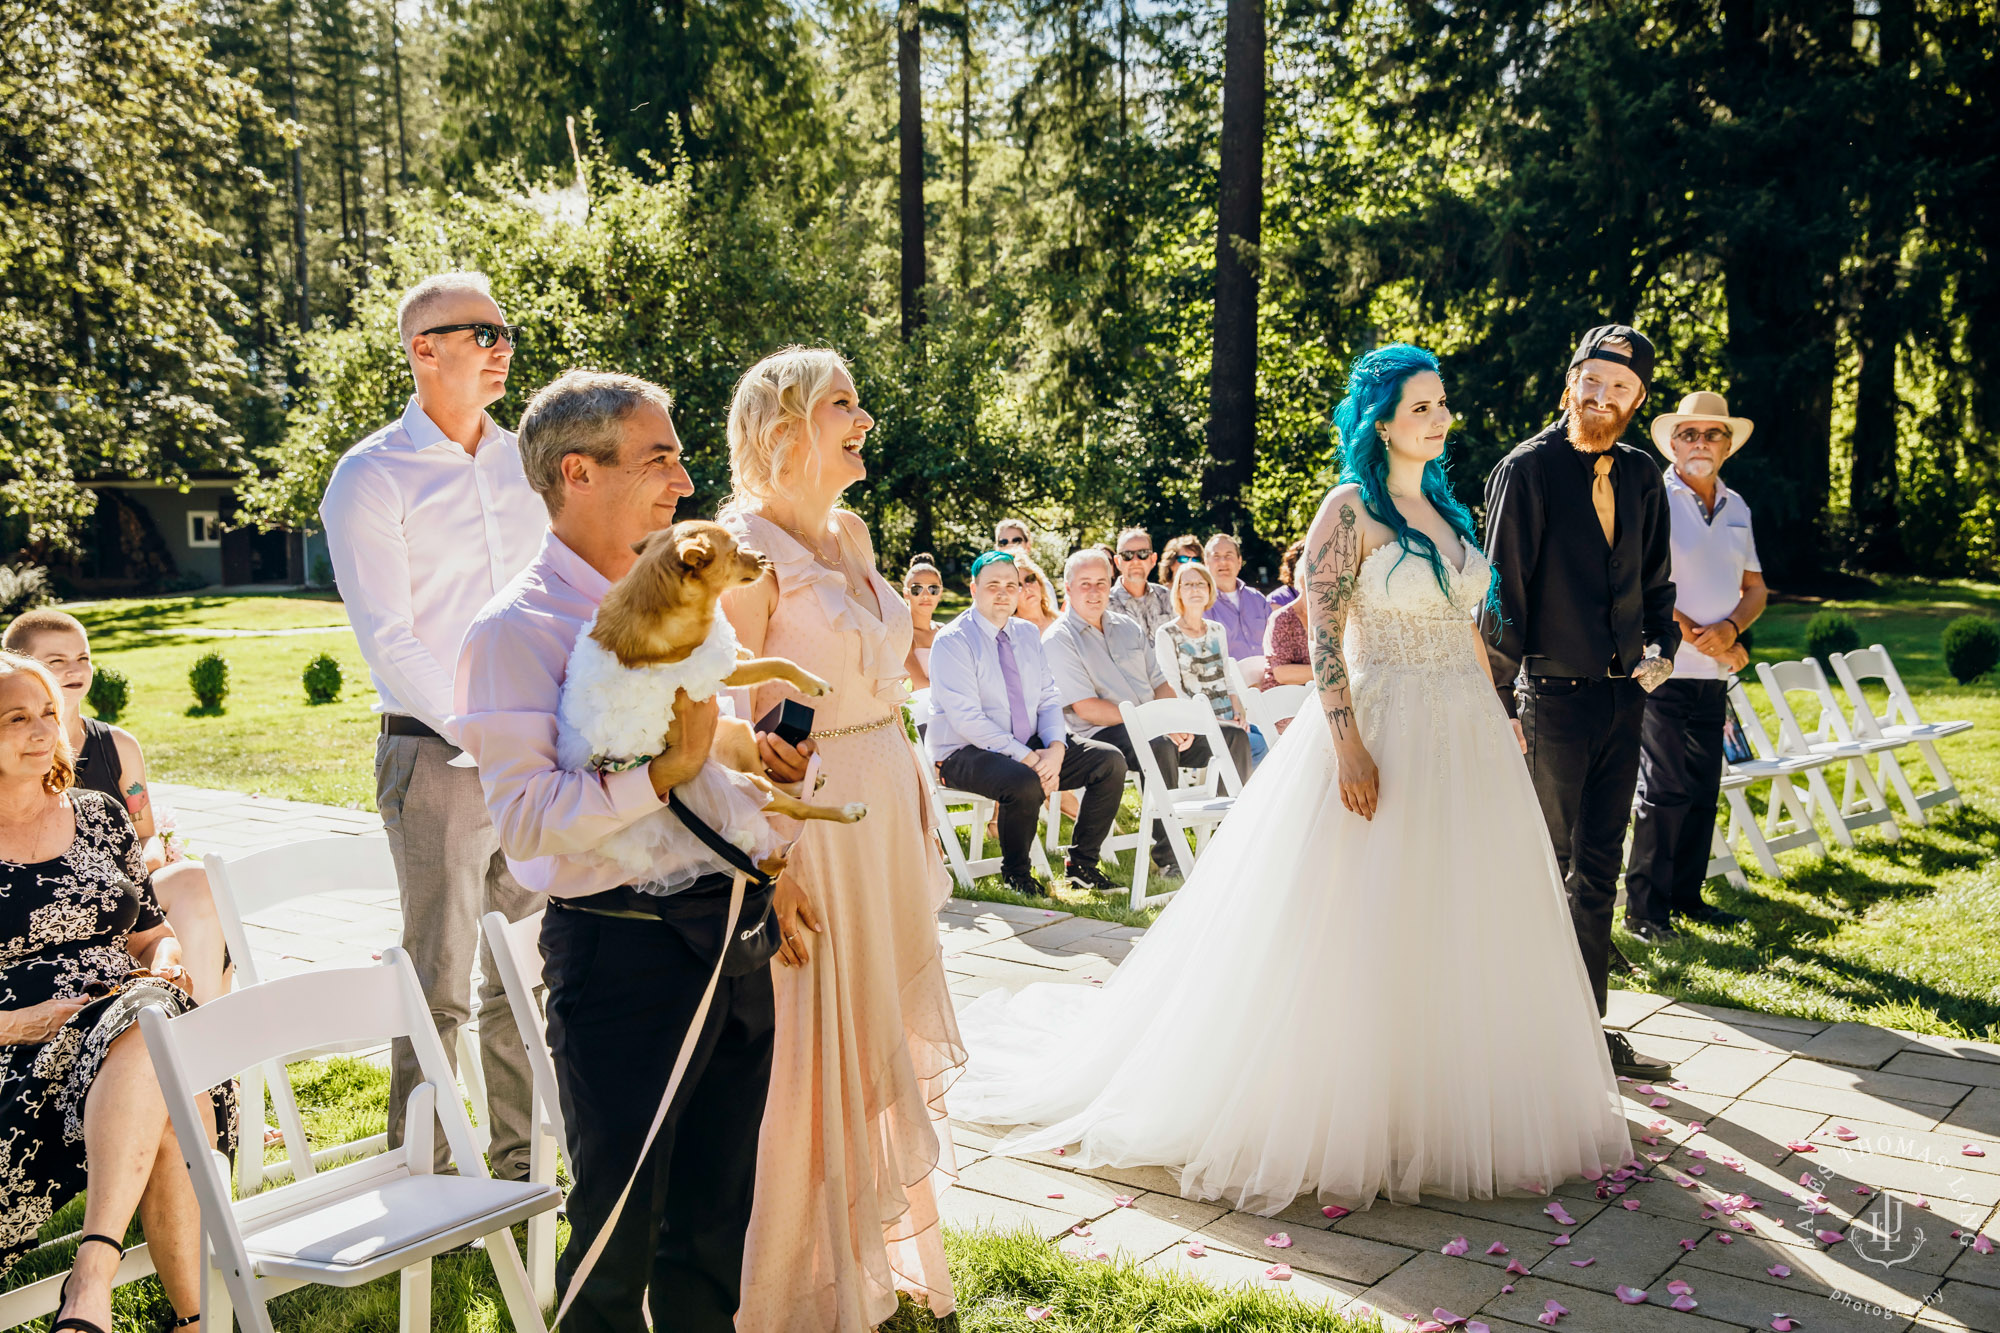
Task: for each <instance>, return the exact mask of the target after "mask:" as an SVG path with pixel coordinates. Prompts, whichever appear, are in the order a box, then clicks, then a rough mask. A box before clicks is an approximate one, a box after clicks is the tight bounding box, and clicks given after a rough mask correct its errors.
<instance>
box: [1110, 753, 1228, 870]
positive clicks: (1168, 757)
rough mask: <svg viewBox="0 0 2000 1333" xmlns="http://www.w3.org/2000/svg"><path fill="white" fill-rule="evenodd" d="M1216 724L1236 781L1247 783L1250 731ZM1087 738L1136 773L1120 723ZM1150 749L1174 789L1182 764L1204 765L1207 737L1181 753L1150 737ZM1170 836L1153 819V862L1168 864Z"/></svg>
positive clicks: (1135, 760)
mask: <svg viewBox="0 0 2000 1333" xmlns="http://www.w3.org/2000/svg"><path fill="white" fill-rule="evenodd" d="M1217 725H1218V726H1220V727H1221V728H1222V739H1223V741H1224V742H1225V743H1226V744H1227V745H1228V746H1229V757H1230V758H1231V759H1233V760H1235V761H1236V776H1237V778H1238V779H1239V780H1241V781H1246V782H1247V781H1249V778H1250V732H1249V731H1248V729H1246V728H1244V727H1240V726H1238V725H1237V724H1236V723H1234V722H1220V723H1218V724H1217ZM1090 739H1092V740H1094V741H1102V742H1103V743H1104V744H1106V745H1115V746H1117V747H1118V753H1119V754H1122V755H1124V756H1125V767H1126V768H1127V769H1128V770H1132V771H1137V770H1138V768H1139V752H1138V750H1136V749H1135V748H1133V745H1132V737H1131V734H1130V733H1129V732H1127V731H1126V730H1125V724H1124V723H1123V722H1120V723H1119V724H1118V725H1117V726H1115V727H1106V728H1104V729H1103V730H1102V731H1100V732H1098V733H1097V734H1096V735H1095V736H1092V737H1091V738H1090ZM1152 749H1153V761H1154V762H1155V763H1157V764H1158V765H1159V766H1160V776H1161V777H1162V778H1164V779H1165V780H1166V784H1167V785H1168V786H1169V787H1178V786H1180V785H1181V767H1182V766H1183V765H1185V766H1187V767H1188V768H1200V767H1202V766H1203V765H1204V764H1206V763H1208V758H1209V756H1208V738H1207V737H1206V736H1196V737H1195V738H1194V740H1192V741H1191V742H1189V743H1188V747H1187V749H1185V750H1177V749H1175V748H1174V743H1173V742H1172V741H1170V740H1168V739H1167V738H1166V737H1165V736H1155V737H1154V738H1153V743H1152ZM1171 836H1172V835H1171V834H1169V833H1168V832H1167V826H1166V824H1165V823H1163V822H1161V821H1160V820H1157V819H1156V820H1154V821H1153V852H1154V859H1155V860H1159V861H1162V862H1165V863H1167V864H1172V861H1171V858H1172V857H1173V854H1174V852H1173V847H1172V845H1171V844H1169V843H1168V841H1167V839H1168V838H1169V837H1171Z"/></svg>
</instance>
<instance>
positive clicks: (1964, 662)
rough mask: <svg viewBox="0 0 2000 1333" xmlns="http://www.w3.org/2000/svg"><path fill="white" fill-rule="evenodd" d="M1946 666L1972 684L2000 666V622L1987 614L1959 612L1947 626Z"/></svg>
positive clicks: (1953, 675) (1957, 678)
mask: <svg viewBox="0 0 2000 1333" xmlns="http://www.w3.org/2000/svg"><path fill="white" fill-rule="evenodd" d="M1943 647H1944V669H1945V670H1947V671H1949V672H1951V678H1952V679H1953V680H1955V681H1957V682H1958V683H1959V684H1961V685H1970V684H1971V683H1972V682H1973V681H1975V680H1978V679H1979V678H1980V677H1981V676H1983V675H1985V674H1986V673H1987V672H1989V671H1991V670H1992V669H1993V668H1994V667H1995V666H2000V624H1995V623H1994V622H1992V621H1990V620H1988V619H1987V618H1986V617H1984V616H1960V617H1959V618H1958V619H1957V620H1954V621H1952V622H1951V623H1950V624H1949V625H1946V626H1945V627H1944V639H1943Z"/></svg>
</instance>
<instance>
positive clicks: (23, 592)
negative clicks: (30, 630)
mask: <svg viewBox="0 0 2000 1333" xmlns="http://www.w3.org/2000/svg"><path fill="white" fill-rule="evenodd" d="M54 600H55V593H54V591H53V590H52V589H51V588H50V587H49V571H48V570H46V569H43V568H42V567H41V566H40V565H31V564H27V563H26V562H23V563H21V564H18V565H0V619H5V620H12V619H13V618H14V617H15V616H18V615H20V614H21V613H22V612H23V611H32V610H34V609H35V608H36V607H38V606H45V605H47V604H48V603H49V602H52V601H54Z"/></svg>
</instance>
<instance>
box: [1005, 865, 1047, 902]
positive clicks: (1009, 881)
mask: <svg viewBox="0 0 2000 1333" xmlns="http://www.w3.org/2000/svg"><path fill="white" fill-rule="evenodd" d="M1000 887H1001V888H1003V889H1005V890H1007V892H1009V893H1018V894H1021V895H1023V896H1025V897H1029V898H1046V897H1048V896H1049V886H1048V885H1046V884H1044V883H1042V881H1040V880H1039V879H1036V878H1035V877H1034V876H1033V875H1032V874H1028V873H1025V872H1024V873H1022V874H1018V875H1010V874H1008V873H1007V872H1006V871H1004V870H1003V871H1001V872H1000Z"/></svg>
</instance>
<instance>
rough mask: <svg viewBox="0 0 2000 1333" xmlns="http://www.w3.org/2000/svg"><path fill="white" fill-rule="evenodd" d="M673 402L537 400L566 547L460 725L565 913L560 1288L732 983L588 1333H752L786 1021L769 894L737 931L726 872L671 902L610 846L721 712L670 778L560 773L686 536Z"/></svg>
mask: <svg viewBox="0 0 2000 1333" xmlns="http://www.w3.org/2000/svg"><path fill="white" fill-rule="evenodd" d="M672 405H673V400H672V398H671V397H669V396H668V394H667V391H666V390H665V389H662V388H661V387H660V386H659V385H657V384H650V383H648V382H646V381H645V380H642V379H637V378H635V377H633V376H630V375H614V374H603V373H599V372H595V371H583V370H572V371H569V372H568V373H566V374H564V375H562V376H561V377H560V378H558V379H557V380H556V381H555V382H554V383H552V384H550V385H549V386H548V387H546V388H544V389H543V390H542V391H541V392H539V393H537V394H536V395H535V396H534V398H532V399H531V400H530V401H529V403H528V406H527V410H526V411H525V412H523V413H522V415H521V434H520V442H521V465H522V468H523V470H524V471H525V472H526V474H527V480H528V484H529V485H530V486H532V487H533V488H534V489H535V491H536V492H537V493H538V494H540V496H541V498H542V501H543V503H544V504H545V505H546V506H547V507H548V513H549V529H548V532H547V533H546V534H545V535H544V536H543V538H542V545H541V550H540V552H539V553H538V554H537V555H536V556H535V558H534V560H533V561H532V562H531V563H530V564H529V565H528V567H527V568H526V569H525V570H523V571H522V572H521V573H520V574H519V575H517V576H516V577H515V579H514V581H513V582H511V583H509V584H508V585H506V586H505V587H504V588H502V589H501V590H500V592H499V593H497V594H496V595H495V596H494V598H493V600H492V601H490V602H488V603H487V604H486V607H485V609H484V610H482V611H481V612H480V613H479V615H478V616H477V617H476V618H475V619H474V620H473V622H472V626H471V628H470V629H468V630H467V631H466V634H465V642H464V644H463V646H462V647H461V648H460V649H459V655H458V675H457V686H456V695H457V700H456V709H457V713H458V716H457V717H455V718H453V719H452V720H451V721H452V723H453V726H454V729H455V732H456V734H457V736H458V737H459V739H460V741H461V742H462V743H463V744H464V746H465V750H466V753H468V754H469V755H471V756H472V758H473V759H474V760H475V761H476V762H477V763H478V765H479V781H480V785H481V787H483V788H484V790H485V796H486V807H487V809H488V810H489V811H490V812H491V814H492V817H493V827H494V829H495V830H496V831H497V832H498V833H499V835H500V846H501V849H502V850H503V851H505V852H506V854H507V864H508V865H509V867H510V868H512V870H513V872H514V876H515V878H517V879H519V880H520V882H521V883H522V884H523V885H524V886H526V887H527V888H529V889H531V890H534V891H536V892H538V893H546V894H548V895H549V907H548V914H547V916H546V917H544V918H543V921H542V940H541V944H542V958H543V959H544V960H545V962H544V970H543V977H544V979H545V980H546V981H547V983H548V1035H549V1053H550V1054H551V1055H552V1056H553V1057H554V1059H555V1067H556V1083H557V1086H558V1090H559V1091H560V1092H561V1094H562V1104H563V1112H564V1116H565V1118H566V1120H567V1124H566V1125H565V1128H566V1130H567V1131H568V1135H569V1141H568V1143H566V1144H565V1145H564V1148H565V1150H566V1151H567V1154H568V1157H569V1162H570V1170H571V1171H572V1172H573V1173H574V1178H575V1185H574V1187H573V1188H572V1189H571V1190H570V1194H569V1221H570V1226H571V1228H572V1230H571V1233H570V1235H571V1240H570V1243H569V1245H568V1247H567V1248H565V1249H564V1251H563V1255H562V1259H561V1260H560V1262H559V1263H558V1264H557V1268H556V1276H557V1286H558V1288H559V1289H566V1288H567V1287H568V1286H569V1285H570V1281H571V1278H572V1276H573V1275H574V1273H575V1272H576V1269H577V1266H578V1265H579V1263H580V1262H581V1261H582V1258H583V1256H584V1254H585V1253H586V1251H588V1250H589V1248H590V1246H591V1244H592V1242H593V1241H594V1240H595V1239H596V1238H597V1235H598V1232H599V1231H600V1230H601V1229H602V1228H603V1227H604V1224H605V1222H606V1220H607V1219H608V1218H609V1216H610V1214H611V1210H612V1207H613V1205H614V1203H615V1202H616V1201H617V1199H618V1196H619V1191H620V1190H621V1189H622V1188H623V1187H624V1185H625V1181H626V1178H627V1176H628V1175H629V1174H630V1173H631V1171H632V1167H633V1164H634V1163H635V1162H637V1161H638V1160H639V1148H640V1145H641V1143H643V1142H644V1141H645V1138H646V1133H647V1130H648V1129H649V1128H650V1127H651V1125H652V1121H653V1117H654V1114H655V1112H656V1111H657V1109H658V1106H659V1103H660V1099H661V1097H662V1096H663V1095H664V1093H665V1091H666V1086H667V1081H668V1073H669V1071H670V1070H671V1069H672V1068H673V1067H674V1063H675V1061H676V1059H677V1058H678V1055H679V1053H680V1050H681V1047H682V1041H683V1038H684V1037H685V1035H686V1034H687V1032H688V1028H689V1025H690V1024H691V1023H692V1021H693V1019H694V1015H695V1011H696V1009H697V1008H698V1007H699V1004H700V1002H701V999H702V995H703V992H704V990H705V988H706V987H707V986H708V985H709V984H710V979H711V977H712V976H715V975H716V973H717V970H718V968H719V969H720V976H719V978H718V979H717V980H716V983H715V984H716V989H715V993H714V998H713V1000H712V1001H711V1002H710V1007H709V1010H708V1019H707V1024H706V1027H705V1030H704V1035H703V1036H702V1038H701V1040H700V1041H699V1042H698V1043H697V1044H696V1046H695V1048H694V1056H693V1058H692V1060H691V1061H690V1062H689V1064H688V1065H687V1067H686V1070H685V1072H684V1073H683V1076H682V1078H683V1081H682V1083H681V1086H680V1088H679V1089H678V1091H677V1092H676V1093H675V1095H674V1102H673V1106H672V1108H671V1109H670V1110H669V1111H668V1113H667V1117H666V1120H665V1121H664V1123H663V1124H662V1125H661V1127H660V1132H659V1137H658V1138H657V1139H656V1140H655V1143H654V1147H653V1150H652V1152H651V1154H650V1155H649V1156H648V1158H647V1164H646V1169H645V1170H644V1171H643V1172H642V1173H641V1174H640V1176H639V1181H638V1184H637V1186H636V1187H635V1188H634V1189H633V1191H632V1195H631V1197H630V1198H629V1199H627V1200H626V1201H625V1207H624V1210H623V1212H621V1213H620V1215H619V1218H618V1223H617V1226H616V1227H614V1228H613V1229H612V1232H611V1236H610V1239H609V1240H608V1241H607V1242H606V1244H605V1248H604V1250H603V1252H602V1254H600V1255H599V1258H598V1262H597V1263H596V1265H595V1266H594V1267H593V1268H592V1269H591V1270H590V1272H589V1274H588V1275H587V1276H586V1277H585V1279H584V1283H583V1287H582V1290H581V1291H580V1292H579V1293H578V1294H577V1297H576V1302H575V1304H574V1306H573V1307H572V1308H571V1310H570V1312H569V1315H568V1316H567V1317H566V1319H565V1320H564V1326H565V1327H566V1328H574V1329H577V1330H580V1331H581V1330H589V1331H590V1333H642V1330H644V1329H645V1327H646V1323H645V1321H644V1318H643V1316H642V1313H641V1311H642V1309H644V1308H646V1307H648V1306H650V1308H651V1309H652V1310H654V1311H656V1312H659V1311H671V1312H672V1314H671V1315H670V1316H669V1318H670V1319H671V1321H672V1325H673V1327H674V1328H676V1329H690V1330H694V1329H698V1330H703V1331H704V1333H732V1330H733V1328H734V1325H735V1315H736V1307H737V1304H738V1295H739V1292H740V1289H741V1282H742V1270H743V1243H744V1236H745V1234H746V1232H747V1231H748V1229H749V1225H750V1197H751V1191H752V1186H753V1184H754V1182H755V1180H756V1168H757V1136H758V1129H759V1126H760V1125H761V1123H762V1121H763V1115H764V1099H765V1094H766V1092H767V1091H768V1089H769V1086H770V1077H771V1049H772V1034H773V1031H774V1027H775V1023H776V1013H775V1008H774V1005H773V1002H772V994H771V971H770V968H769V966H768V963H769V962H770V958H771V955H772V953H774V952H775V951H776V948H777V940H776V938H775V936H776V933H777V931H776V928H775V925H774V924H773V923H772V922H771V921H770V920H768V919H767V915H766V910H765V908H766V904H767V903H768V901H769V898H770V889H769V887H768V885H766V886H758V887H754V888H752V889H751V890H750V892H749V893H748V895H747V896H746V897H745V899H744V902H743V906H742V910H741V914H740V916H739V917H738V922H737V927H736V930H735V931H734V932H733V933H731V932H730V931H729V930H728V905H729V901H730V892H731V888H732V876H731V875H729V874H727V873H720V872H721V871H722V870H723V869H725V868H726V863H725V862H723V861H722V860H721V859H720V858H718V859H717V862H716V864H717V869H718V873H714V874H709V875H705V876H703V877H702V878H700V879H697V880H695V881H694V882H693V883H692V884H687V885H684V886H682V887H680V888H678V889H675V890H669V889H668V888H667V887H666V886H665V885H664V884H661V883H659V882H652V883H637V882H634V881H633V878H632V876H631V875H630V873H629V872H627V871H626V870H624V869H623V868H622V867H621V866H620V865H619V864H618V863H617V862H616V861H614V860H612V859H610V858H609V857H605V856H600V855H599V854H598V853H597V851H596V849H597V847H598V846H599V845H600V844H601V843H603V841H604V840H605V839H606V838H608V837H610V836H611V835H612V834H613V833H616V832H618V831H619V830H620V829H622V828H624V827H625V826H626V825H628V824H630V823H632V822H633V821H634V820H638V819H642V818H644V817H645V816H647V815H649V814H652V813H653V812H655V811H657V810H659V809H660V808H661V806H662V803H663V802H664V801H665V800H666V797H667V793H668V791H669V790H670V789H672V788H673V787H676V786H679V785H680V784H681V783H684V782H686V781H687V780H688V779H690V778H692V777H693V776H694V775H695V773H696V771H698V770H699V769H700V767H701V765H702V763H703V761H704V760H705V759H706V758H707V756H708V749H709V745H710V743H711V742H712V741H713V740H714V737H715V720H716V713H717V706H716V702H715V700H714V699H713V698H710V699H707V700H704V701H702V702H700V703H692V704H687V705H685V707H684V708H683V709H682V710H681V712H680V714H679V716H680V722H681V739H680V743H679V744H677V745H674V746H670V747H668V748H667V749H666V751H665V752H664V753H662V754H661V755H659V756H658V757H657V758H655V759H653V760H651V761H650V762H648V763H645V764H640V765H637V766H635V767H632V768H627V769H621V770H617V771H604V772H599V771H596V770H591V769H580V770H570V769H565V768H563V767H562V766H561V765H559V764H558V763H557V762H556V710H557V707H558V705H559V704H560V703H561V700H562V688H563V678H564V676H565V675H566V674H567V671H568V666H569V655H570V650H571V649H572V648H574V647H575V646H576V640H577V636H578V635H580V634H581V633H582V632H583V630H584V627H585V626H586V625H587V624H588V623H589V622H590V620H591V618H592V617H593V616H595V615H596V614H597V606H598V603H599V602H601V601H602V600H603V599H604V594H605V592H606V591H608V590H609V589H610V587H611V584H612V582H613V581H614V580H616V579H619V578H621V577H623V576H624V574H625V572H626V571H627V570H628V569H630V568H631V567H632V564H633V562H634V561H635V560H636V559H637V555H636V553H635V552H634V551H633V549H632V547H633V544H634V543H635V542H638V541H640V540H641V539H643V538H644V537H645V536H646V534H647V533H649V532H652V531H654V530H655V529H658V528H665V527H669V526H671V525H672V524H673V521H674V509H675V506H676V505H677V504H678V502H679V501H680V499H681V498H682V497H684V496H687V495H690V494H692V493H693V491H694V486H693V483H692V482H690V481H689V479H688V474H687V469H686V468H685V467H683V466H682V464H681V442H680V438H679V436H678V435H676V434H675V432H674V425H673V421H672V419H671V418H670V416H669V415H668V411H669V409H670V408H671V407H672ZM759 744H760V748H761V750H762V751H763V755H764V763H765V765H766V767H767V771H768V772H769V773H770V774H771V776H772V777H773V778H776V779H777V780H778V781H780V782H795V781H797V780H798V779H799V778H801V777H803V776H804V774H805V763H804V760H803V759H802V758H801V756H800V753H799V751H797V750H794V749H793V748H792V747H791V746H789V745H786V744H785V742H784V741H783V740H782V739H780V738H779V737H776V736H760V737H759ZM805 744H806V745H807V746H810V744H811V742H805ZM694 836H695V835H694V834H692V833H690V834H688V837H689V838H690V839H692V838H693V837H694ZM746 927H747V929H746ZM781 1113H783V1114H790V1113H791V1111H790V1109H789V1108H787V1109H786V1110H785V1111H783V1112H781ZM663 1326H664V1325H663Z"/></svg>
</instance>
